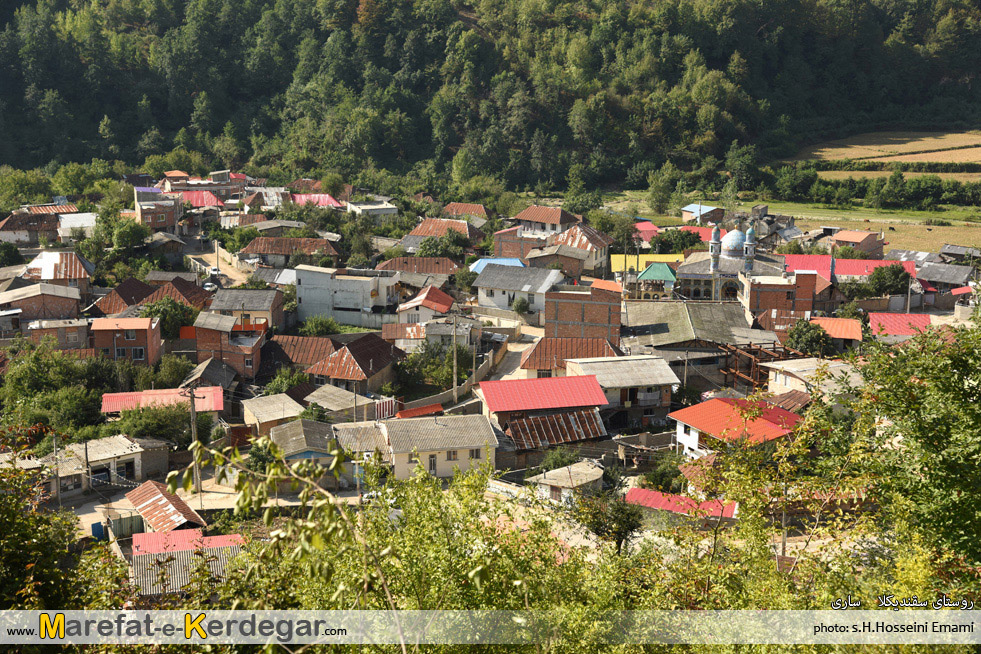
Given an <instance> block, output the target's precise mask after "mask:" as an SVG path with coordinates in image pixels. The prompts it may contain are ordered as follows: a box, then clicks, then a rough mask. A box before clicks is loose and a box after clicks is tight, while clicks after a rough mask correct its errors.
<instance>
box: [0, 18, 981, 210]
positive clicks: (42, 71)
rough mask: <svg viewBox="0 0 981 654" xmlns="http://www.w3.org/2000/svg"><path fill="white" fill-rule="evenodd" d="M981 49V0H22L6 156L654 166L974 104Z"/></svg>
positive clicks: (524, 171)
mask: <svg viewBox="0 0 981 654" xmlns="http://www.w3.org/2000/svg"><path fill="white" fill-rule="evenodd" d="M978 71H981V8H979V6H978V5H977V3H974V2H970V1H968V0H916V1H913V0H775V1H772V2H765V3H764V2H759V1H758V0H656V1H652V0H647V1H631V2H623V1H616V0H592V1H588V0H579V1H565V0H499V1H497V2H491V1H489V0H484V1H481V2H476V3H474V4H466V3H464V2H462V0H410V1H395V0H8V1H7V2H4V3H0V133H2V134H3V138H2V139H0V164H9V165H11V166H14V167H16V168H33V167H46V168H47V169H48V172H49V173H50V172H53V170H54V169H55V167H57V165H60V164H64V163H66V162H71V161H84V162H87V161H90V160H91V159H93V158H99V159H104V160H107V161H114V160H120V161H124V162H126V163H128V164H130V165H133V166H136V167H139V166H142V165H144V164H145V162H146V160H147V158H148V157H149V158H151V163H152V162H154V161H156V162H157V164H158V166H159V162H160V161H161V159H160V157H161V155H164V154H165V153H168V152H171V151H173V150H174V149H179V150H180V151H187V152H189V153H192V159H191V160H192V161H196V162H198V163H199V164H200V166H201V167H203V168H205V169H207V167H209V166H214V167H233V168H244V169H245V170H248V171H249V172H252V173H253V174H256V175H262V176H268V177H270V178H271V179H274V180H277V181H283V180H288V179H289V178H292V177H294V176H295V175H296V174H299V173H303V174H309V175H313V176H317V175H322V174H326V173H328V172H334V173H339V174H341V175H344V176H352V175H355V174H357V173H359V172H363V171H366V170H368V171H372V170H374V171H377V170H387V171H391V172H392V173H394V174H397V175H401V176H411V177H413V178H415V179H419V180H423V181H425V180H427V179H433V178H436V177H441V178H446V177H452V179H453V180H454V181H456V182H458V183H459V182H461V181H465V180H467V179H470V178H472V177H475V176H487V177H491V178H494V179H495V180H497V181H498V182H499V183H501V184H503V185H504V186H506V187H507V188H511V189H522V188H529V189H531V188H534V189H545V190H547V189H550V188H565V187H567V186H568V185H569V182H570V178H571V179H573V180H574V181H575V183H583V184H586V185H589V186H594V185H598V184H603V183H617V184H620V185H624V186H627V187H634V188H641V187H643V188H646V187H647V184H648V182H647V178H648V174H649V173H650V172H651V171H653V170H657V169H659V168H660V167H661V166H662V165H663V164H664V162H665V161H669V160H670V161H672V162H673V163H674V164H675V165H676V166H678V167H679V168H681V169H682V170H686V171H695V172H698V171H705V172H706V173H708V172H711V171H714V170H716V169H719V168H721V167H722V166H723V165H724V161H725V159H726V157H727V154H729V153H730V152H731V151H732V150H733V146H734V144H737V145H738V146H745V145H750V144H751V145H753V146H755V148H756V151H757V152H758V153H759V155H760V156H762V157H779V156H784V155H787V154H789V153H791V152H792V151H793V149H794V148H795V147H796V146H797V145H798V144H799V143H800V142H802V141H803V140H807V139H810V138H819V137H827V136H836V135H842V134H844V133H846V132H849V131H855V130H859V129H867V128H875V127H880V126H887V125H891V126H915V127H920V128H929V127H939V126H950V125H955V124H960V125H970V124H971V121H972V120H974V119H976V117H977V114H978V111H977V109H978V103H979V100H981V98H979V93H981V91H979V89H981V85H979V84H977V80H976V79H975V77H976V76H977V74H978ZM154 157H157V159H153V158H154Z"/></svg>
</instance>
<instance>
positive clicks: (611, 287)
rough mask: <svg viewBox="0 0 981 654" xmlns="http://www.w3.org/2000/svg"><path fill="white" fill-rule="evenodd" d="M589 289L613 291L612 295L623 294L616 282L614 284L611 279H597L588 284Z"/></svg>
mask: <svg viewBox="0 0 981 654" xmlns="http://www.w3.org/2000/svg"><path fill="white" fill-rule="evenodd" d="M590 287H591V288H602V289H603V290H606V291H613V292H614V293H623V287H622V286H620V284H619V283H618V282H615V281H613V280H612V279H597V280H596V281H594V282H593V283H592V284H590Z"/></svg>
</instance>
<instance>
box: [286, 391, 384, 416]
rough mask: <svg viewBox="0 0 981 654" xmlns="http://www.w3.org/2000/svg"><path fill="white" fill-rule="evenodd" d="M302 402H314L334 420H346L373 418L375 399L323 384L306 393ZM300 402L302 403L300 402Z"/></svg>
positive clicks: (308, 403) (309, 403)
mask: <svg viewBox="0 0 981 654" xmlns="http://www.w3.org/2000/svg"><path fill="white" fill-rule="evenodd" d="M303 402H306V404H307V405H308V406H309V405H311V404H316V405H317V406H319V407H322V408H323V409H325V410H326V411H328V412H329V413H331V414H332V415H331V418H332V420H333V421H334V422H337V421H339V420H340V421H347V420H374V419H375V418H377V417H379V416H377V415H375V405H376V403H375V400H373V399H371V398H369V397H368V396H366V395H359V394H357V393H352V392H351V391H349V390H347V389H344V388H341V387H340V386H331V385H330V384H325V385H324V386H320V387H319V388H316V389H315V390H313V391H311V392H310V393H308V394H307V395H306V396H305V397H304V398H303ZM301 404H302V403H301Z"/></svg>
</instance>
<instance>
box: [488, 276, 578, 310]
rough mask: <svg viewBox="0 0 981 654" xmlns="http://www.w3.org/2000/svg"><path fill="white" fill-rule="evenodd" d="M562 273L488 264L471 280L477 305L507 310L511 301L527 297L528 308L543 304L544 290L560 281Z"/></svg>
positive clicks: (562, 278)
mask: <svg viewBox="0 0 981 654" xmlns="http://www.w3.org/2000/svg"><path fill="white" fill-rule="evenodd" d="M564 279H565V276H564V275H563V274H562V272H561V271H558V270H542V269H539V268H513V267H511V266H501V265H498V264H491V265H488V266H485V267H484V269H483V271H481V273H480V274H479V275H478V276H477V279H476V280H474V282H473V287H474V288H475V289H477V306H479V307H487V308H494V309H504V310H510V309H511V307H512V306H513V304H514V301H515V300H517V299H518V298H523V299H525V300H527V301H528V310H529V311H533V312H535V311H541V310H543V309H544V308H545V298H546V293H548V292H549V291H550V290H552V288H554V287H555V286H556V285H558V284H561V283H562V281H563V280H564Z"/></svg>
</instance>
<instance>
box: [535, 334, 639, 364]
mask: <svg viewBox="0 0 981 654" xmlns="http://www.w3.org/2000/svg"><path fill="white" fill-rule="evenodd" d="M622 356H623V352H622V351H620V349H619V348H617V347H616V346H614V345H611V344H610V342H609V341H608V340H606V339H605V338H555V337H550V336H546V337H545V338H541V339H539V340H538V342H537V343H535V344H534V345H532V346H531V347H529V348H528V349H526V350H525V351H524V353H523V354H522V355H521V368H522V369H524V370H551V369H553V368H565V360H566V359H589V358H592V357H622Z"/></svg>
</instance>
